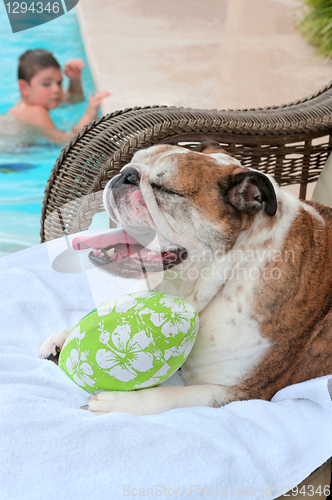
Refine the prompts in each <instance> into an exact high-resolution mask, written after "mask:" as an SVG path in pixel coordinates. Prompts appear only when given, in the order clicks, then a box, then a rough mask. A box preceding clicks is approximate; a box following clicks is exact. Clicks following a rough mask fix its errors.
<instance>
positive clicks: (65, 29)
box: [0, 2, 94, 257]
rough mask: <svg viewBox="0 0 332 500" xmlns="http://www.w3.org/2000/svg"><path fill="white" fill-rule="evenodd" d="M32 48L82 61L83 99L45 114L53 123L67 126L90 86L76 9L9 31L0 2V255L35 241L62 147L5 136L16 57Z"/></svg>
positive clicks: (14, 98)
mask: <svg viewBox="0 0 332 500" xmlns="http://www.w3.org/2000/svg"><path fill="white" fill-rule="evenodd" d="M36 48H44V49H47V50H50V51H51V52H53V54H54V56H55V57H56V59H57V60H58V61H59V63H60V65H61V67H63V66H64V63H65V62H66V61H67V60H68V59H72V58H77V57H81V58H82V59H83V60H84V61H85V64H86V67H85V68H84V70H83V78H82V81H83V88H84V94H85V98H86V100H85V101H84V102H82V103H79V104H75V105H65V106H61V107H59V108H57V109H55V110H52V111H51V113H50V114H51V117H52V119H53V120H54V122H55V124H56V126H57V127H58V128H60V129H63V130H70V129H71V127H72V126H73V125H75V124H76V123H77V122H78V121H79V119H80V118H81V116H82V115H83V113H84V111H85V109H86V106H87V103H88V96H89V95H90V94H92V93H93V92H94V84H93V80H92V76H91V73H90V70H89V67H88V61H87V58H86V54H85V51H84V46H83V43H82V39H81V35H80V31H79V25H78V22H77V18H76V14H75V9H73V10H72V11H70V12H69V13H67V14H66V15H64V16H61V17H59V18H58V19H55V20H54V21H51V22H49V23H46V24H44V25H42V26H37V27H36V28H33V29H30V30H26V31H22V32H20V33H12V32H11V28H10V25H9V21H8V18H7V14H6V12H5V6H4V3H3V2H0V64H1V78H0V118H2V120H0V257H1V256H3V255H6V254H8V253H11V252H15V251H18V250H22V249H24V248H27V247H29V246H31V245H36V244H38V243H39V242H40V236H39V232H40V217H41V207H42V200H43V195H44V188H45V185H46V182H47V179H48V177H49V175H50V172H51V169H52V167H53V165H54V163H55V161H56V159H57V157H58V156H59V154H60V151H61V149H62V146H58V145H51V144H48V143H47V142H46V141H43V140H39V141H38V140H37V141H33V142H32V144H30V145H23V146H22V145H21V144H16V145H14V144H13V145H10V144H9V145H8V141H7V142H6V134H7V133H8V130H6V128H7V127H6V119H7V117H3V116H2V117H1V115H4V114H6V113H7V111H8V110H9V108H11V107H12V106H13V105H14V104H15V102H16V101H17V100H18V99H19V97H20V95H19V91H18V85H17V63H18V58H19V56H20V55H21V54H22V53H23V52H25V51H26V50H28V49H36ZM67 86H68V78H67V77H66V76H65V75H64V85H63V88H64V90H66V88H67ZM1 129H2V130H1ZM13 132H15V131H13ZM17 133H18V134H19V132H17ZM2 134H5V139H4V137H2V138H3V140H2V141H1V135H2ZM18 143H19V141H18ZM1 144H2V146H3V145H4V144H6V147H4V146H3V147H1Z"/></svg>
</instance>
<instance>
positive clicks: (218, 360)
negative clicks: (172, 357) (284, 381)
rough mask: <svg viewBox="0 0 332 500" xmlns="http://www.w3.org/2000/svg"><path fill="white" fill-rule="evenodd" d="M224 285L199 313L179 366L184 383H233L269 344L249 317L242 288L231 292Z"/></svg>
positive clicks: (248, 369) (251, 365)
mask: <svg viewBox="0 0 332 500" xmlns="http://www.w3.org/2000/svg"><path fill="white" fill-rule="evenodd" d="M233 292H234V290H233V287H231V286H229V287H225V288H224V290H223V292H222V295H223V297H222V298H220V297H219V296H218V295H219V294H217V296H216V297H215V298H214V299H213V300H212V301H211V302H210V303H209V304H208V305H207V307H206V308H205V309H204V311H202V313H201V314H200V330H199V334H198V336H197V339H196V342H195V345H194V348H193V350H192V351H191V353H190V355H189V357H188V359H187V361H186V362H185V364H184V365H183V366H182V375H183V378H184V380H185V381H186V383H187V384H190V385H192V384H204V383H213V384H220V385H226V386H234V385H237V384H239V382H240V381H241V380H242V379H243V378H244V377H245V376H246V375H247V374H249V373H250V372H251V371H252V369H253V367H254V366H256V365H257V363H258V361H259V359H260V358H261V356H262V355H263V354H264V352H265V351H266V350H267V349H268V348H269V347H270V345H271V344H270V342H269V340H268V339H266V338H264V337H262V336H261V335H260V333H259V325H258V323H257V321H256V320H255V319H253V318H252V316H251V313H250V309H249V307H248V301H247V297H246V291H245V290H244V291H243V292H242V293H239V294H237V295H235V294H234V293H233Z"/></svg>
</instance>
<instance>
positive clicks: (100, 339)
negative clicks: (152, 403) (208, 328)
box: [59, 291, 199, 393]
mask: <svg viewBox="0 0 332 500" xmlns="http://www.w3.org/2000/svg"><path fill="white" fill-rule="evenodd" d="M198 326H199V321H198V314H197V312H196V310H195V308H194V307H193V306H192V305H191V304H189V303H187V302H185V301H184V300H182V299H180V298H177V297H173V296H171V295H168V294H163V293H158V292H154V291H150V292H136V293H132V294H128V295H123V296H121V297H117V298H116V299H112V300H109V301H107V302H105V303H104V304H102V305H101V306H99V307H98V308H97V309H95V310H94V311H91V312H90V313H89V314H87V315H86V316H84V318H82V319H81V321H80V322H79V323H78V324H77V325H76V326H75V327H74V328H73V330H72V331H71V333H70V335H69V336H68V338H67V340H66V342H65V344H64V346H63V348H62V351H61V354H60V360H59V365H60V367H61V368H62V369H63V370H64V371H65V372H66V373H67V375H68V376H69V377H71V378H72V379H73V380H74V382H76V383H77V384H78V385H79V386H81V387H83V388H84V389H85V390H87V391H88V392H91V393H95V392H96V391H98V390H101V389H102V390H113V391H114V390H115V391H118V390H134V389H142V388H144V387H152V386H154V385H158V384H160V383H161V382H162V381H164V380H166V379H167V378H169V377H170V376H171V375H172V374H173V373H174V372H175V371H176V370H178V368H180V366H181V365H182V364H183V363H184V361H185V360H186V358H187V357H188V355H189V353H190V351H191V349H192V347H193V345H194V342H195V338H196V335H197V331H198Z"/></svg>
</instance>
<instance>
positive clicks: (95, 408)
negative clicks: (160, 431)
mask: <svg viewBox="0 0 332 500" xmlns="http://www.w3.org/2000/svg"><path fill="white" fill-rule="evenodd" d="M82 409H84V410H89V411H91V412H92V413H94V414H95V415H105V414H106V413H112V412H115V411H120V412H123V413H131V414H132V415H141V414H142V413H137V411H138V412H139V411H140V409H139V404H138V401H137V394H136V392H135V391H123V392H122V391H101V392H100V393H99V394H97V395H96V396H92V397H91V398H88V400H87V405H86V406H82Z"/></svg>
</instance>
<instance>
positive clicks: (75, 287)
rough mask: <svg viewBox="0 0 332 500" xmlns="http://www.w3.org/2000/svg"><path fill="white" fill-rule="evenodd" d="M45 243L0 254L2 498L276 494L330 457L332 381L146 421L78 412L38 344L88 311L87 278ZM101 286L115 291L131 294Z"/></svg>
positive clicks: (65, 381)
mask: <svg viewBox="0 0 332 500" xmlns="http://www.w3.org/2000/svg"><path fill="white" fill-rule="evenodd" d="M59 243H60V244H61V241H60V242H59V241H58V242H53V243H52V244H51V245H59ZM48 245H50V244H47V245H46V244H43V245H39V246H36V247H33V248H30V249H27V250H25V251H23V252H19V253H16V254H12V255H9V256H7V257H2V258H0V289H1V300H0V325H1V331H0V344H1V347H0V383H1V385H0V401H1V407H0V429H1V435H0V498H1V500H7V499H10V500H20V499H24V500H26V499H31V500H38V499H43V500H45V499H47V500H53V499H54V500H62V499H63V500H71V499H72V500H85V499H86V500H99V499H100V500H113V499H114V500H119V499H122V498H135V497H138V498H222V497H224V498H225V497H227V496H229V497H232V496H233V497H234V496H235V497H236V496H248V495H250V496H251V497H252V498H261V497H263V498H267V497H268V498H271V499H272V498H275V497H277V496H279V495H281V494H283V493H285V492H286V490H288V489H289V488H291V487H292V486H295V485H297V484H299V483H300V482H301V481H302V480H303V479H305V478H306V477H307V476H308V475H309V474H310V473H311V472H312V471H313V470H315V469H316V468H317V467H319V466H320V465H321V464H322V463H324V462H325V461H326V460H327V459H328V458H329V457H330V456H332V403H331V399H330V396H329V392H328V389H327V381H328V379H329V378H330V377H323V378H320V379H316V380H312V381H309V382H306V383H303V384H298V385H295V386H291V387H288V388H286V389H284V390H282V391H280V392H279V393H278V394H276V395H275V397H274V398H273V400H272V401H271V402H266V401H259V400H253V401H243V402H234V403H231V404H229V405H227V406H225V407H223V408H205V407H196V408H184V409H176V410H171V411H168V412H165V413H163V414H161V415H154V416H144V417H137V416H132V415H128V414H125V413H113V414H108V415H105V416H102V417H96V416H94V415H93V414H91V413H90V412H87V411H83V410H80V406H81V405H83V404H85V401H86V397H87V394H86V393H85V391H84V390H83V389H81V388H80V387H78V386H77V385H76V384H75V383H74V382H73V381H72V380H70V379H69V378H68V377H67V375H66V374H65V373H64V372H63V371H62V370H61V369H60V368H58V367H57V366H56V365H55V364H54V363H52V362H50V361H46V360H41V359H39V358H38V349H39V347H40V345H41V343H42V342H43V341H44V340H45V339H46V338H47V337H48V336H49V335H51V334H53V333H55V332H57V331H58V330H60V329H62V328H65V327H69V326H73V325H74V324H75V323H76V322H77V321H79V320H80V318H81V317H82V316H84V315H85V314H86V313H87V312H88V311H90V310H91V309H93V308H94V306H95V304H94V299H93V294H92V293H91V290H90V286H89V280H88V279H87V275H86V273H85V272H82V273H77V274H75V273H71V274H65V273H59V272H56V271H54V270H53V269H52V266H51V260H52V259H54V255H53V257H51V260H50V257H49V253H48V249H47V247H48ZM50 253H51V254H52V252H50ZM55 254H56V252H55ZM99 272H100V271H99ZM108 279H109V282H110V286H109V290H110V291H109V294H110V296H116V295H120V294H122V293H126V292H130V291H132V290H136V289H137V287H138V284H137V282H132V281H127V280H121V279H115V278H111V277H109V278H108ZM174 380H175V383H181V381H179V380H178V379H177V377H175V378H174ZM169 383H172V381H169ZM250 488H251V490H249V489H250Z"/></svg>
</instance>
